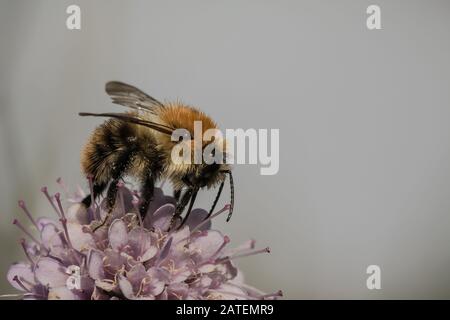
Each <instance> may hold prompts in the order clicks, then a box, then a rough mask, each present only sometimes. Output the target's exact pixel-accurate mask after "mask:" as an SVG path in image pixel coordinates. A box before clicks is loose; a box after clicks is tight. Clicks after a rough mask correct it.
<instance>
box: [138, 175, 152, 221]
mask: <svg viewBox="0 0 450 320" xmlns="http://www.w3.org/2000/svg"><path fill="white" fill-rule="evenodd" d="M154 192H155V179H154V178H153V175H151V174H150V175H147V176H146V177H145V178H144V179H143V183H142V189H141V204H140V206H139V214H140V215H141V217H142V219H144V218H145V215H146V214H147V211H148V206H149V205H150V202H151V201H152V200H153V194H154Z"/></svg>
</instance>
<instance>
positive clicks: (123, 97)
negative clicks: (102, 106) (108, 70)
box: [105, 81, 164, 114]
mask: <svg viewBox="0 0 450 320" xmlns="http://www.w3.org/2000/svg"><path fill="white" fill-rule="evenodd" d="M105 90H106V93H108V95H109V96H110V97H111V99H112V102H113V103H116V104H120V105H122V106H125V107H128V108H132V109H135V110H146V111H149V112H151V113H155V114H156V113H157V109H158V108H164V105H163V104H162V103H161V102H159V101H158V100H156V99H155V98H153V97H150V96H149V95H147V94H146V93H144V92H142V91H141V90H139V89H138V88H136V87H133V86H130V85H129V84H126V83H123V82H118V81H110V82H108V83H106V86H105Z"/></svg>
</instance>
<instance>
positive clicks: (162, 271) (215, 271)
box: [7, 180, 281, 300]
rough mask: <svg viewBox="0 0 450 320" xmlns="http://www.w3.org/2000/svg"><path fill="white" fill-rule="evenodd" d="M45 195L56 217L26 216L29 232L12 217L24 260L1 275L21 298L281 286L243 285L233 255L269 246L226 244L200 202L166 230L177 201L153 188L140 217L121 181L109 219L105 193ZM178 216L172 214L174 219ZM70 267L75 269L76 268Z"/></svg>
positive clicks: (193, 294)
mask: <svg viewBox="0 0 450 320" xmlns="http://www.w3.org/2000/svg"><path fill="white" fill-rule="evenodd" d="M58 182H59V183H60V184H61V185H62V183H61V181H60V180H58ZM42 192H43V193H44V195H45V196H46V197H47V199H48V200H49V202H50V205H51V206H52V207H53V210H54V211H55V212H56V215H57V217H58V219H51V218H39V219H37V220H35V219H34V218H33V217H32V215H31V214H30V213H29V211H28V209H27V207H26V206H25V203H24V202H23V201H20V202H19V206H20V207H21V208H22V209H23V211H24V212H25V214H26V216H27V217H28V219H29V220H30V221H31V223H32V225H33V227H34V229H35V233H37V234H38V236H36V237H35V236H34V235H33V234H32V233H31V232H29V231H28V230H27V229H26V228H25V227H24V226H23V225H22V224H20V223H19V222H18V221H17V220H15V221H14V224H15V225H17V226H18V227H19V228H20V229H21V230H22V231H23V232H24V233H25V234H26V235H27V236H28V238H29V240H28V241H26V240H24V239H22V241H21V244H22V247H23V249H24V252H25V255H26V257H27V259H28V262H26V263H25V262H21V263H17V264H13V265H12V266H11V267H10V269H9V271H8V274H7V278H8V280H9V282H10V283H11V285H12V286H13V287H14V288H16V289H18V290H20V291H22V293H21V294H20V296H21V297H23V298H24V299H139V300H166V299H276V298H278V297H280V296H281V291H278V292H276V293H273V294H264V293H262V292H261V291H259V290H257V289H255V288H253V287H250V286H248V285H246V284H245V283H244V281H243V277H242V273H241V272H240V271H239V270H238V269H237V267H236V265H235V263H234V261H235V260H236V259H238V258H241V257H245V256H249V255H253V254H257V253H263V252H269V249H268V248H264V249H261V250H255V249H254V245H255V242H254V241H248V242H247V243H244V244H243V245H241V246H239V247H237V248H235V249H228V244H229V242H230V239H229V237H228V236H226V235H223V234H222V233H221V232H220V231H217V230H213V229H211V220H212V219H213V218H214V217H216V216H218V215H220V214H222V213H224V212H227V211H228V210H229V207H228V206H225V207H224V208H223V209H221V210H219V211H218V212H216V213H214V214H213V215H211V217H209V218H208V219H205V218H206V216H207V212H206V211H205V210H203V209H195V210H193V212H192V214H191V216H190V218H189V220H188V221H187V223H186V225H185V226H184V227H183V228H181V229H178V228H176V226H175V227H173V228H171V231H168V229H169V224H170V220H171V218H172V215H173V213H174V212H175V206H174V204H175V200H174V199H173V198H172V197H169V196H167V195H164V194H163V192H162V190H161V189H158V188H157V189H156V190H155V197H154V200H153V201H152V203H151V205H150V209H149V213H148V214H147V216H146V218H145V219H144V220H143V221H142V220H141V219H140V216H139V214H137V212H139V211H138V205H139V194H137V193H136V192H134V193H133V192H131V191H130V190H129V189H127V188H126V187H125V186H124V185H123V184H120V185H119V192H118V197H117V201H116V206H115V208H114V210H113V211H112V213H111V216H110V217H109V219H108V220H107V221H108V222H107V223H106V224H105V225H103V226H101V227H98V228H97V226H98V225H99V222H100V221H103V219H104V218H105V217H106V216H107V213H106V211H105V210H104V208H105V205H104V200H103V201H101V202H100V204H96V203H94V204H93V205H92V206H91V207H90V208H88V209H87V210H86V209H85V208H84V206H83V205H82V204H80V201H81V199H82V198H83V196H84V194H83V192H82V191H80V190H79V191H78V192H77V193H76V194H75V195H74V196H73V197H71V198H69V199H68V201H69V202H72V203H73V204H72V205H71V206H69V208H68V209H67V210H64V209H63V205H62V202H61V197H60V194H59V193H57V194H55V195H54V196H51V195H49V193H48V191H47V189H46V188H43V189H42ZM179 223H180V221H176V224H179ZM74 270H75V273H74Z"/></svg>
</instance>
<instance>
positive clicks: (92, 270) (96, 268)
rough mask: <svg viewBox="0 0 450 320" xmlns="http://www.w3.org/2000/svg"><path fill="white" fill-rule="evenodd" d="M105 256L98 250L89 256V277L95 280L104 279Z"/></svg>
mask: <svg viewBox="0 0 450 320" xmlns="http://www.w3.org/2000/svg"><path fill="white" fill-rule="evenodd" d="M103 257H104V254H103V253H102V252H100V251H97V250H91V251H89V254H88V259H87V266H88V273H89V276H90V277H91V278H92V279H94V280H98V279H104V278H105V270H104V269H103Z"/></svg>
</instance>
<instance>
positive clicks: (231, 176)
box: [227, 170, 234, 222]
mask: <svg viewBox="0 0 450 320" xmlns="http://www.w3.org/2000/svg"><path fill="white" fill-rule="evenodd" d="M228 174H229V175H230V191H231V203H230V212H229V213H228V217H227V222H228V221H230V219H231V216H232V215H233V209H234V182H233V174H232V173H231V170H229V171H228Z"/></svg>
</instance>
